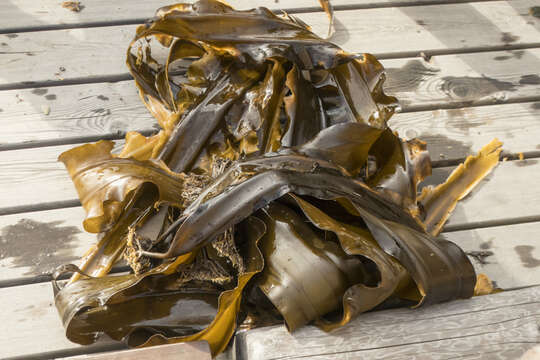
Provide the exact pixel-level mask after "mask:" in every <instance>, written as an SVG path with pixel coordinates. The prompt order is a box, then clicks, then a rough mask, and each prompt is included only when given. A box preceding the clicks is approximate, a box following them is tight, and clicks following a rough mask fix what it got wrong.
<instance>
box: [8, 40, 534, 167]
mask: <svg viewBox="0 0 540 360" xmlns="http://www.w3.org/2000/svg"><path fill="white" fill-rule="evenodd" d="M516 54H517V52H487V53H478V54H464V55H443V56H435V57H433V58H432V59H431V61H430V62H429V63H428V62H425V61H424V60H422V59H421V58H415V59H399V60H383V64H384V65H385V66H386V67H387V69H388V80H387V86H386V89H387V92H388V93H390V94H392V95H395V96H397V97H398V99H400V101H401V103H402V104H403V106H404V109H405V110H407V109H411V108H413V109H414V108H415V107H416V108H418V107H424V108H425V107H433V108H437V107H438V106H440V105H441V104H443V105H444V106H445V107H448V106H449V105H453V106H457V105H460V104H464V103H465V104H468V103H470V102H473V103H474V102H482V101H488V102H491V101H493V102H500V101H502V102H504V101H509V100H511V101H515V100H516V99H520V98H524V97H531V96H536V95H537V94H538V93H540V79H538V80H539V81H536V80H535V79H536V77H537V75H536V72H537V69H538V67H537V66H535V65H534V61H529V60H530V59H531V58H538V59H540V49H529V50H523V51H520V52H519V54H520V55H518V57H519V58H517V57H516V56H515V55H516ZM501 58H503V60H497V59H501ZM475 63H483V64H484V65H482V68H478V69H477V70H475V68H477V67H478V66H479V65H474V64H475ZM469 64H473V66H472V67H471V66H470V65H469ZM484 68H485V69H484ZM429 69H431V70H429ZM483 70H486V71H483ZM535 76H536V77H535ZM538 106H539V105H538V102H532V103H524V104H512V105H507V106H500V107H496V106H484V107H467V108H464V109H455V110H441V111H426V112H415V113H404V114H397V115H396V116H395V117H394V118H393V119H392V120H391V122H390V124H391V126H393V127H394V128H396V129H397V130H399V132H400V134H401V135H402V136H418V135H419V136H421V137H422V136H426V138H427V139H429V140H430V143H432V145H434V144H435V143H437V144H440V146H437V147H436V152H434V153H435V154H437V155H438V154H439V153H441V152H442V153H444V154H445V155H447V157H449V158H452V157H463V156H464V155H466V153H465V152H464V150H466V149H463V146H461V145H460V143H465V144H470V143H471V142H473V144H471V145H472V148H473V150H477V149H478V145H481V144H483V143H485V142H486V140H487V137H493V136H499V137H501V140H503V141H504V142H505V144H506V146H507V149H508V150H509V151H532V150H535V148H536V146H537V145H538V143H537V142H535V140H534V139H535V138H538V136H532V134H534V133H535V132H536V131H538V126H539V124H538V121H536V118H537V116H538V113H539V111H540V109H539V108H538ZM509 118H511V119H512V121H508V119H509ZM14 119H16V120H14ZM154 124H155V121H154V120H153V119H152V118H151V116H150V115H149V113H148V112H147V111H146V109H145V108H144V106H143V104H142V102H141V101H140V99H139V97H138V94H137V92H136V89H135V86H134V84H133V82H132V81H122V82H118V83H98V84H81V85H69V86H59V87H50V88H39V89H24V90H10V91H5V92H3V93H2V96H0V148H1V147H5V146H6V145H9V144H21V143H24V142H31V141H49V142H50V141H55V140H56V141H63V142H64V143H68V142H70V141H76V140H74V139H77V138H80V137H89V136H94V137H96V136H100V135H102V136H112V135H114V134H115V133H117V132H118V131H129V130H151V129H152V127H153V125H154ZM520 131H526V132H527V134H528V135H530V136H526V137H520V136H519V134H516V132H520ZM414 134H416V135H414ZM471 134H474V137H472V136H471ZM506 135H508V136H506ZM437 136H439V137H437ZM446 138H448V139H449V140H448V141H446ZM477 140H478V141H477ZM452 143H454V145H458V146H455V148H454V150H451V151H440V150H441V149H442V150H444V147H445V146H452V145H453V144H452ZM434 149H435V148H434ZM446 150H448V149H446Z"/></svg>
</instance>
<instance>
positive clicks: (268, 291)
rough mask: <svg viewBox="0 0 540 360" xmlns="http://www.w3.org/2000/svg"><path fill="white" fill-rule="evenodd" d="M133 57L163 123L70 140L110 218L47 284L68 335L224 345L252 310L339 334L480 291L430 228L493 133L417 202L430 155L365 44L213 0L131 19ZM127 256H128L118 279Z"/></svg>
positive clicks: (483, 169)
mask: <svg viewBox="0 0 540 360" xmlns="http://www.w3.org/2000/svg"><path fill="white" fill-rule="evenodd" d="M321 5H322V7H323V8H324V9H325V11H326V12H327V14H328V16H329V20H330V30H329V34H330V33H331V32H332V31H333V27H332V21H333V12H332V8H331V5H330V3H329V2H328V1H321ZM127 65H128V68H129V70H130V72H131V73H132V75H133V77H134V79H135V83H136V86H137V88H138V89H139V93H140V96H141V100H142V101H143V102H144V104H145V105H146V107H147V108H148V110H149V111H150V113H151V114H152V115H153V116H154V117H155V118H156V120H157V122H158V124H159V125H160V131H159V132H158V133H156V134H155V135H152V136H149V137H144V136H142V135H140V134H138V133H134V132H132V133H128V134H127V136H126V141H125V145H124V147H123V149H122V150H120V151H119V152H118V153H113V152H112V149H113V143H112V142H109V141H100V142H98V143H96V144H87V145H83V146H79V147H77V148H74V149H72V150H69V151H67V152H65V153H63V154H62V155H61V156H60V160H61V161H63V162H64V164H65V165H66V168H67V170H68V172H69V174H70V176H71V178H72V179H73V182H74V185H75V187H76V189H77V191H78V194H79V197H80V199H81V203H82V205H83V207H84V209H85V210H86V213H87V216H86V219H85V220H84V223H83V224H84V227H85V229H86V230H87V231H90V232H95V233H99V235H98V239H99V240H98V241H97V243H96V245H94V246H93V247H92V248H91V249H89V250H88V252H87V253H86V254H85V255H84V257H83V259H82V261H81V264H80V266H78V267H77V266H75V265H68V266H65V267H64V268H63V269H64V270H65V271H74V274H73V276H72V277H71V279H70V280H69V282H67V284H63V285H62V284H60V283H56V282H54V285H55V302H56V306H57V309H58V312H59V314H60V316H61V318H62V321H63V324H64V326H65V328H66V335H67V337H68V338H69V339H70V340H72V341H75V342H78V343H81V344H89V343H92V342H94V341H96V339H97V338H98V337H99V336H100V335H101V334H107V335H109V336H110V337H112V338H113V339H116V340H122V341H125V342H126V343H127V344H129V345H130V346H150V345H158V344H165V343H172V342H181V341H195V340H205V341H207V342H208V343H209V344H210V347H211V350H212V353H213V354H214V355H216V354H218V353H219V352H221V351H223V350H224V349H225V347H226V346H227V344H228V343H229V340H230V339H231V337H232V336H233V335H234V332H235V329H236V327H237V326H238V325H239V324H241V323H242V322H244V320H245V324H251V325H246V326H253V325H256V324H257V323H258V319H257V317H260V318H261V321H260V323H268V322H270V323H272V322H279V321H284V322H285V324H286V325H287V327H288V328H289V330H291V331H293V330H295V329H297V328H299V327H301V326H302V325H305V324H307V323H310V322H314V323H315V324H317V325H318V326H320V327H321V328H323V329H325V330H327V331H330V330H332V329H334V328H336V327H339V326H343V325H345V324H346V323H347V322H349V321H350V320H351V319H352V318H354V317H355V316H358V315H359V314H360V313H362V312H365V311H368V310H371V309H374V308H378V307H385V306H395V305H396V304H402V305H409V306H413V307H414V306H419V305H422V304H428V303H435V302H441V301H447V300H452V299H457V298H467V297H470V296H472V295H473V290H474V287H475V283H476V276H475V273H474V270H473V267H472V265H471V263H470V262H469V260H468V258H467V256H466V255H465V254H464V253H463V251H461V249H459V248H458V247H457V246H456V245H454V244H452V243H450V242H448V241H446V240H444V239H441V238H437V237H435V236H436V235H438V233H439V232H440V230H441V229H442V226H443V224H444V222H445V221H446V219H447V217H448V215H449V214H450V212H451V211H452V209H453V208H454V207H455V204H456V202H457V201H458V200H459V199H460V198H461V197H463V196H465V195H466V193H467V192H469V191H470V189H471V188H472V187H473V186H474V185H475V184H476V183H477V182H478V181H479V180H480V179H481V178H482V177H483V176H485V175H486V174H487V173H489V171H490V170H491V169H492V168H493V167H494V166H495V165H496V162H497V157H498V153H499V151H500V144H499V143H496V142H494V143H492V144H490V145H489V146H488V147H487V148H486V149H483V150H482V151H481V152H480V153H479V154H478V155H477V156H476V157H471V158H469V159H468V160H467V161H466V162H465V164H464V165H463V166H462V167H460V168H458V169H457V170H456V172H455V173H454V174H452V175H451V177H450V178H449V179H448V181H447V182H446V183H445V184H442V185H440V186H438V187H436V188H434V189H431V190H425V191H424V192H423V193H422V195H421V197H420V198H418V197H417V185H418V183H420V182H421V181H422V180H423V179H424V178H425V177H427V176H429V175H430V173H431V165H430V162H429V154H428V153H427V151H426V146H425V144H424V143H423V142H421V141H419V140H410V141H403V140H402V139H401V138H400V137H399V136H398V135H397V134H396V133H394V132H392V131H391V129H389V128H388V127H387V126H386V122H387V120H388V119H389V118H390V116H392V114H393V113H394V111H395V110H396V108H397V106H398V104H397V100H396V99H395V98H393V97H389V96H386V95H385V94H384V92H383V83H384V79H385V73H384V69H383V67H382V66H381V64H380V63H379V62H378V61H377V60H376V59H375V58H374V57H373V56H372V55H369V54H350V53H347V52H345V51H343V50H341V49H340V48H339V47H338V46H336V45H334V44H332V43H331V42H329V41H327V40H325V39H323V38H321V37H319V36H317V35H315V34H314V33H312V32H311V30H310V29H309V27H308V25H306V24H304V23H303V22H302V21H300V20H298V19H296V18H294V17H293V16H289V15H287V14H285V15H283V16H276V15H275V14H273V13H272V12H270V11H269V10H267V9H264V8H259V9H253V10H248V11H237V10H234V9H232V8H231V7H229V6H228V5H225V4H224V3H221V2H218V1H214V0H202V1H199V2H196V3H194V4H176V5H171V6H167V7H164V8H161V9H159V10H158V11H157V13H156V17H155V18H154V19H152V20H151V21H149V22H148V23H146V24H145V25H141V26H139V27H138V28H137V31H136V36H135V39H134V40H133V42H132V43H131V44H130V46H129V48H128V51H127ZM122 259H125V260H126V261H127V262H128V264H129V265H130V266H131V268H132V271H131V272H130V273H129V274H123V275H116V276H112V275H107V274H108V272H109V271H110V269H111V268H112V266H113V265H114V264H115V263H117V262H119V261H121V260H122ZM60 270H61V269H60ZM60 270H59V273H60ZM261 297H263V298H264V297H265V298H266V299H267V300H265V301H261ZM263 303H265V304H266V305H264V306H263ZM257 314H258V315H257ZM262 318H264V321H262ZM268 319H270V321H268Z"/></svg>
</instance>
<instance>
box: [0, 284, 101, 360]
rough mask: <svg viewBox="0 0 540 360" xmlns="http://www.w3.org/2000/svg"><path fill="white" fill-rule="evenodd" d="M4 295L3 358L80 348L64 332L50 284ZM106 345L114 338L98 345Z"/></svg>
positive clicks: (0, 343)
mask: <svg viewBox="0 0 540 360" xmlns="http://www.w3.org/2000/svg"><path fill="white" fill-rule="evenodd" d="M0 294H2V295H1V296H0V306H1V308H2V309H9V312H5V313H4V316H3V318H2V326H1V327H0V338H1V339H0V358H7V357H11V356H25V355H31V354H36V353H46V352H51V351H56V350H67V349H73V348H79V347H80V345H78V344H74V343H72V342H70V341H69V340H68V339H66V337H65V335H64V328H63V327H62V323H61V321H60V318H59V317H58V314H57V312H56V308H55V306H54V301H53V292H52V287H51V284H50V283H41V284H32V285H26V286H18V287H8V288H3V289H0ZM105 344H109V345H110V344H111V341H108V342H104V343H103V344H100V345H98V346H99V347H102V346H103V345H105ZM85 350H86V349H85ZM88 350H91V348H89V349H88ZM84 352H86V351H84ZM84 352H83V351H81V352H80V354H82V353H84ZM51 357H53V356H46V357H45V358H51Z"/></svg>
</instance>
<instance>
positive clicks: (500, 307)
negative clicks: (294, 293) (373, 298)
mask: <svg viewBox="0 0 540 360" xmlns="http://www.w3.org/2000/svg"><path fill="white" fill-rule="evenodd" d="M539 298H540V288H539V287H533V288H527V289H521V290H513V291H509V292H503V293H500V294H495V295H490V296H482V297H477V298H473V299H471V300H462V301H454V302H450V303H445V304H439V305H434V306H427V307H423V308H420V309H416V310H410V309H394V310H387V311H379V312H373V313H367V314H363V315H361V316H360V317H359V318H358V319H357V320H355V321H353V323H351V324H350V325H349V326H346V327H344V328H343V329H340V330H338V331H336V332H333V333H331V334H326V333H323V332H321V331H319V330H317V329H315V328H313V327H311V326H308V327H305V328H303V329H300V330H299V331H298V332H296V333H295V334H294V335H289V334H288V333H287V331H286V330H285V328H284V327H269V328H262V329H255V330H250V331H248V332H243V333H240V334H239V335H237V339H238V340H237V344H236V346H237V349H238V350H239V348H240V347H241V348H243V349H244V350H245V352H244V354H246V355H247V357H244V358H242V357H240V359H274V358H276V357H279V356H285V358H288V357H292V356H293V355H296V356H302V355H304V356H306V355H307V356H314V355H316V354H322V353H331V352H333V351H336V350H337V351H342V355H341V357H334V358H340V359H343V358H351V357H346V356H347V354H346V353H347V352H351V351H352V350H362V351H361V352H358V354H360V355H361V356H362V358H371V357H363V356H364V355H370V353H369V352H368V351H367V350H365V349H374V350H375V349H378V348H380V350H379V352H384V351H385V350H388V349H391V348H394V350H393V351H392V352H389V353H388V354H389V355H390V354H396V355H399V354H401V352H402V351H404V350H403V349H402V348H403V346H405V345H406V344H408V343H411V342H412V343H413V344H414V343H421V342H422V341H431V342H430V344H432V347H431V348H430V347H428V346H429V345H427V346H426V347H414V345H412V346H413V350H421V349H422V348H423V349H424V351H427V354H426V357H429V358H431V357H430V356H436V355H437V354H438V353H439V352H441V354H443V355H444V354H446V355H449V353H450V351H463V353H462V354H475V353H479V352H480V353H481V352H482V351H488V350H489V348H488V346H492V348H491V349H492V350H493V349H498V350H501V351H508V352H510V353H512V354H513V355H515V357H514V358H517V357H518V355H519V354H520V353H522V352H523V351H524V350H525V349H527V348H528V347H532V345H533V344H525V343H526V342H529V343H532V342H538V341H540V339H539V338H538V336H539V335H538V329H537V326H536V321H538V317H539V316H540V306H539V305H538V304H539V301H540V300H539ZM0 306H2V308H3V309H7V308H9V309H10V311H9V313H6V314H5V315H6V316H4V318H3V324H2V325H3V326H2V327H1V328H0V357H1V358H7V357H11V356H21V357H22V356H33V357H37V355H39V354H40V353H41V354H43V353H46V352H48V353H49V354H54V355H56V357H58V356H59V355H61V354H62V353H66V352H68V351H70V352H71V354H73V355H75V354H77V353H79V354H83V353H85V352H86V351H89V350H90V349H91V348H88V347H80V346H79V345H77V344H74V343H71V342H69V341H68V340H67V339H65V337H64V330H63V328H62V325H61V323H60V320H59V318H58V314H57V313H56V309H55V307H54V304H53V301H52V289H51V285H50V284H49V283H41V284H32V285H24V286H16V287H10V288H3V289H0ZM434 320H436V324H437V327H436V328H434ZM14 330H15V331H14ZM505 334H506V335H505ZM456 335H458V336H457V339H452V337H456ZM465 336H470V339H471V340H470V341H467V340H465V339H464V337H465ZM29 339H30V340H31V341H29ZM272 339H274V341H272ZM460 339H461V340H460ZM510 339H513V340H510ZM503 340H506V341H512V342H513V343H515V344H520V345H519V346H515V347H513V346H511V345H510V344H503V342H505V341H503ZM104 344H110V343H107V342H105V343H104ZM246 344H247V346H246ZM459 344H464V346H465V345H466V346H465V347H464V348H463V349H461V350H459V349H457V347H458V345H459ZM507 345H508V346H507ZM102 346H103V345H102ZM473 346H476V347H474V348H473ZM400 348H401V349H400ZM445 349H446V350H445ZM410 351H411V349H408V350H407V351H406V352H404V356H410V354H411V352H410ZM253 354H255V356H256V357H253ZM354 354H355V353H350V354H349V356H351V355H352V356H354ZM371 354H373V353H371ZM378 355H381V354H380V353H379V354H378ZM454 355H459V352H458V353H457V354H454ZM64 356H65V355H64ZM259 356H260V357H259ZM44 357H46V358H51V357H54V356H50V355H49V356H44ZM374 357H375V356H373V358H374ZM352 358H355V357H352ZM409 358H411V357H409ZM441 358H444V357H442V356H441ZM237 359H238V357H237Z"/></svg>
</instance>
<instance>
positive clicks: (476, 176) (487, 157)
mask: <svg viewBox="0 0 540 360" xmlns="http://www.w3.org/2000/svg"><path fill="white" fill-rule="evenodd" d="M501 146H502V143H501V142H500V141H499V140H497V139H495V140H493V141H491V142H490V143H489V144H487V145H486V146H484V147H483V148H482V149H480V151H479V152H478V154H477V155H475V156H468V157H467V159H465V162H464V163H463V164H460V165H459V166H458V167H457V168H456V169H455V170H454V171H453V172H452V173H451V174H450V175H449V176H448V179H446V181H445V182H444V183H442V184H440V185H438V186H436V187H435V188H433V187H425V188H424V189H422V194H421V195H420V196H419V198H418V201H419V202H420V203H421V204H422V206H423V207H424V209H425V219H424V223H425V224H426V229H427V231H429V232H430V233H431V234H433V235H437V234H439V233H440V232H441V230H442V227H443V225H444V223H445V222H446V220H447V219H448V217H449V216H450V214H451V212H452V211H453V210H454V208H455V207H456V205H457V202H458V201H459V200H461V199H463V198H464V197H465V196H467V194H469V192H471V190H472V189H473V188H474V187H475V186H476V185H477V184H478V183H479V182H480V181H481V180H482V179H483V178H484V177H486V176H487V175H488V174H489V173H490V172H491V171H492V170H493V168H494V167H495V166H497V163H498V162H499V154H500V153H501V151H502V148H501Z"/></svg>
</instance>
